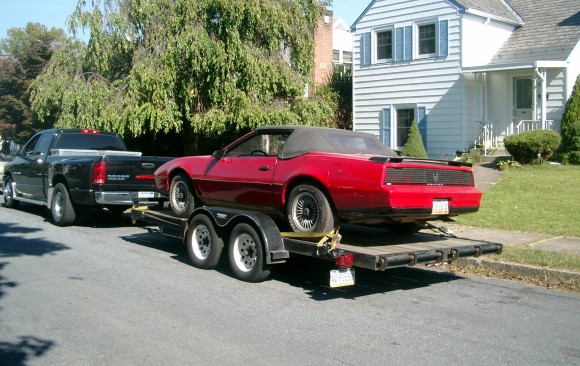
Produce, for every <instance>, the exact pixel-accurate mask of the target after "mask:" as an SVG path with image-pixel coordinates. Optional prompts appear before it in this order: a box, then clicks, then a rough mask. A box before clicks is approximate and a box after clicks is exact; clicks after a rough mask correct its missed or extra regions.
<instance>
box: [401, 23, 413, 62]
mask: <svg viewBox="0 0 580 366" xmlns="http://www.w3.org/2000/svg"><path fill="white" fill-rule="evenodd" d="M412 58H413V27H411V26H410V25H409V26H407V27H405V52H404V57H403V59H404V60H405V61H410V60H411V59H412Z"/></svg>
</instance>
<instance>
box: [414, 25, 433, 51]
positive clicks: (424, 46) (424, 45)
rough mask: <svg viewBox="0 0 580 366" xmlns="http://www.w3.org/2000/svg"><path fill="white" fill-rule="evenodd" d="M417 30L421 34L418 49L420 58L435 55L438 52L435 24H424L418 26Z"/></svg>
mask: <svg viewBox="0 0 580 366" xmlns="http://www.w3.org/2000/svg"><path fill="white" fill-rule="evenodd" d="M417 29H418V33H419V39H418V42H419V43H418V48H417V49H418V53H419V56H430V55H434V54H435V52H436V51H437V48H436V42H435V41H436V38H437V37H436V30H435V29H436V28H435V23H430V24H422V25H419V26H417Z"/></svg>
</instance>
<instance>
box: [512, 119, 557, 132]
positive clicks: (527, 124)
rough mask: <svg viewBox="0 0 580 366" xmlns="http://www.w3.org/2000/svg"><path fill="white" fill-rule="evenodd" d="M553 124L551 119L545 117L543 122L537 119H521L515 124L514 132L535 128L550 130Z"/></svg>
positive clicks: (533, 129)
mask: <svg viewBox="0 0 580 366" xmlns="http://www.w3.org/2000/svg"><path fill="white" fill-rule="evenodd" d="M553 124H554V121H553V120H551V119H547V120H545V121H544V122H542V121H539V120H531V119H523V120H521V121H520V122H519V123H518V124H517V125H516V133H521V132H524V131H535V130H551V129H552V125H553Z"/></svg>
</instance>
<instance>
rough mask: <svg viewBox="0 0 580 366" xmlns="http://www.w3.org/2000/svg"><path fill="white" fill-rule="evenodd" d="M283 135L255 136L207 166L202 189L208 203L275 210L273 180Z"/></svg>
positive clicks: (201, 182) (230, 149)
mask: <svg viewBox="0 0 580 366" xmlns="http://www.w3.org/2000/svg"><path fill="white" fill-rule="evenodd" d="M284 142H285V138H284V136H282V134H280V133H278V134H266V133H264V134H256V135H253V136H250V137H249V138H248V139H246V140H244V141H242V142H241V143H240V144H238V145H236V146H233V147H231V148H229V149H228V151H226V152H225V155H224V156H223V157H222V158H220V159H215V160H214V161H213V162H212V163H210V164H209V165H208V168H207V169H206V172H205V174H204V176H203V178H202V179H201V181H200V184H199V187H200V190H201V191H202V196H203V197H204V199H205V201H206V202H207V203H208V204H213V205H221V206H228V207H237V208H244V209H253V210H258V211H263V212H271V211H273V210H274V207H273V206H274V204H273V198H272V179H273V176H274V170H275V168H276V164H277V161H278V154H279V152H280V151H281V149H282V147H283V144H284Z"/></svg>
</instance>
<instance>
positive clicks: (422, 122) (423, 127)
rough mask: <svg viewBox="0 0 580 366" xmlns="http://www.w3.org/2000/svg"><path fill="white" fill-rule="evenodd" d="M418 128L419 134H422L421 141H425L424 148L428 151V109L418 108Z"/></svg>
mask: <svg viewBox="0 0 580 366" xmlns="http://www.w3.org/2000/svg"><path fill="white" fill-rule="evenodd" d="M417 126H418V127H419V133H420V134H421V139H422V140H423V146H425V149H427V108H426V107H417Z"/></svg>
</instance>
